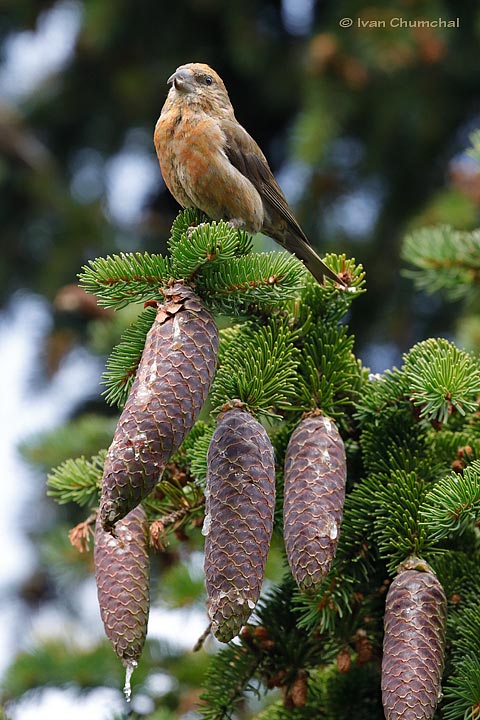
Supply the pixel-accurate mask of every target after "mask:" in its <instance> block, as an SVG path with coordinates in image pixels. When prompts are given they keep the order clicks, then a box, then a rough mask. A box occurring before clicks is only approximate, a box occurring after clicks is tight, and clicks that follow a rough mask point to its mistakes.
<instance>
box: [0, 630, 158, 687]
mask: <svg viewBox="0 0 480 720" xmlns="http://www.w3.org/2000/svg"><path fill="white" fill-rule="evenodd" d="M123 674H124V671H123V668H122V666H121V665H120V664H119V662H118V660H117V658H116V657H115V655H114V653H113V652H112V649H111V647H110V645H109V644H108V642H107V641H105V642H104V643H102V644H101V645H99V646H98V647H96V648H94V649H93V650H85V649H81V648H80V647H79V646H78V645H77V644H76V643H75V642H73V640H72V642H69V643H64V642H62V641H60V640H49V641H47V642H43V643H39V644H38V645H37V646H36V648H35V650H33V651H32V652H22V653H20V654H19V655H18V656H17V658H16V659H15V661H14V663H13V664H12V665H11V666H10V668H9V670H8V673H7V675H6V676H5V677H4V678H3V680H2V693H3V699H7V698H10V697H15V696H17V695H18V694H19V693H21V692H25V689H26V688H35V687H40V686H42V685H52V684H55V685H60V686H61V685H71V684H72V683H75V684H76V685H78V686H80V687H83V688H89V687H97V686H98V678H99V677H101V678H102V684H103V685H107V686H111V687H119V686H121V684H122V682H123ZM142 676H144V670H142V669H141V668H139V673H138V675H137V676H136V678H135V681H138V680H140V679H141V678H142Z"/></svg>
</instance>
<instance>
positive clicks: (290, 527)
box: [283, 415, 347, 592]
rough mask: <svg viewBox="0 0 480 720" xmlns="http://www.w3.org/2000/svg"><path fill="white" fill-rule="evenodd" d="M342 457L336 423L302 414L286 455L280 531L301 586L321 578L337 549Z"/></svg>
mask: <svg viewBox="0 0 480 720" xmlns="http://www.w3.org/2000/svg"><path fill="white" fill-rule="evenodd" d="M346 473H347V466H346V458H345V448H344V445H343V440H342V438H341V437H340V434H339V432H338V430H337V428H336V426H335V424H334V423H333V422H332V421H331V420H329V419H328V418H326V417H324V416H323V415H313V416H312V415H311V416H309V417H306V418H305V419H304V420H302V422H301V423H300V425H299V426H298V427H297V428H296V429H295V430H294V431H293V433H292V436H291V438H290V442H289V443H288V448H287V453H286V456H285V498H284V507H283V531H284V538H285V548H286V551H287V557H288V562H289V563H290V567H291V569H292V573H293V576H294V578H295V580H296V582H297V585H298V587H299V588H300V589H301V590H305V591H307V592H313V591H314V590H315V589H316V588H317V587H318V586H319V585H320V583H321V582H322V580H323V578H324V577H325V575H326V574H327V572H328V571H329V569H330V566H331V564H332V560H333V558H334V557H335V553H336V550H337V542H338V535H339V529H340V524H341V522H342V517H343V503H344V500H345V481H346Z"/></svg>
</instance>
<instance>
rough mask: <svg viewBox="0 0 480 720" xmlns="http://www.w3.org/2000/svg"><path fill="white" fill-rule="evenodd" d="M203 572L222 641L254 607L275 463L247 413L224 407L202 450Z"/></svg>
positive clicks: (266, 541) (265, 545) (262, 568)
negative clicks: (204, 470)
mask: <svg viewBox="0 0 480 720" xmlns="http://www.w3.org/2000/svg"><path fill="white" fill-rule="evenodd" d="M205 495H206V507H205V510H206V515H205V522H204V526H203V530H202V532H203V534H204V535H205V577H206V587H207V595H208V600H207V608H208V614H209V617H210V620H211V623H212V632H213V634H214V635H215V637H216V638H217V639H218V640H220V641H222V642H228V641H229V640H231V639H232V638H233V637H235V635H237V634H238V632H239V631H240V629H241V627H242V625H244V624H245V623H246V621H247V620H248V618H249V617H250V615H251V613H252V610H253V609H254V607H255V605H256V603H257V600H258V598H259V595H260V590H261V587H262V581H263V574H264V571H265V563H266V559H267V554H268V548H269V545H270V539H271V535H272V529H273V514H274V508H275V462H274V455H273V448H272V445H271V443H270V440H269V437H268V435H267V433H266V431H265V430H264V428H263V427H262V426H261V425H260V423H258V422H257V420H255V418H254V417H252V415H250V414H249V413H248V412H245V411H244V410H242V409H239V408H234V409H231V410H227V411H226V412H225V413H224V414H223V416H222V417H221V418H220V419H219V422H218V424H217V427H216V429H215V431H214V433H213V436H212V439H211V442H210V446H209V449H208V454H207V485H206V492H205Z"/></svg>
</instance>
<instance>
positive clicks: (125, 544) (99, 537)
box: [94, 505, 150, 700]
mask: <svg viewBox="0 0 480 720" xmlns="http://www.w3.org/2000/svg"><path fill="white" fill-rule="evenodd" d="M94 562H95V580H96V583H97V594H98V602H99V605H100V614H101V616H102V621H103V626H104V628H105V634H106V636H107V637H108V639H109V640H110V642H111V644H112V647H113V649H114V651H115V653H116V654H117V656H118V657H119V658H120V660H121V662H122V664H123V666H124V667H125V670H126V682H125V695H126V697H127V700H129V699H130V677H131V674H132V672H133V670H134V669H135V668H136V666H137V665H138V661H139V659H140V655H141V653H142V650H143V646H144V643H145V637H146V634H147V622H148V613H149V609H150V590H149V582H150V564H149V558H148V522H147V517H146V515H145V511H144V509H143V507H142V506H141V505H138V506H137V507H136V508H134V510H132V511H131V512H130V513H128V515H127V516H126V517H125V518H123V519H122V520H120V521H119V522H118V523H117V526H116V535H115V537H114V536H112V535H111V534H110V533H109V532H106V531H105V530H104V529H103V528H102V526H101V523H100V522H98V521H97V524H96V528H95V551H94Z"/></svg>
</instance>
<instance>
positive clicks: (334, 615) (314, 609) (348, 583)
mask: <svg viewBox="0 0 480 720" xmlns="http://www.w3.org/2000/svg"><path fill="white" fill-rule="evenodd" d="M352 585H353V579H352V577H348V576H346V575H342V572H341V570H340V569H339V568H338V565H334V567H333V568H332V569H331V570H330V572H329V573H328V575H327V576H326V577H325V579H324V581H323V582H322V584H321V585H320V587H319V588H318V590H317V591H316V592H315V594H313V595H305V594H302V593H300V592H296V593H295V595H294V603H295V612H297V613H298V616H299V619H298V627H300V628H306V629H309V630H310V631H311V632H313V631H314V630H316V629H318V630H319V631H320V632H321V633H333V632H334V631H335V629H336V627H337V624H338V623H339V622H341V621H342V620H343V619H344V618H345V617H346V616H348V615H349V614H350V613H351V610H352Z"/></svg>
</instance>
